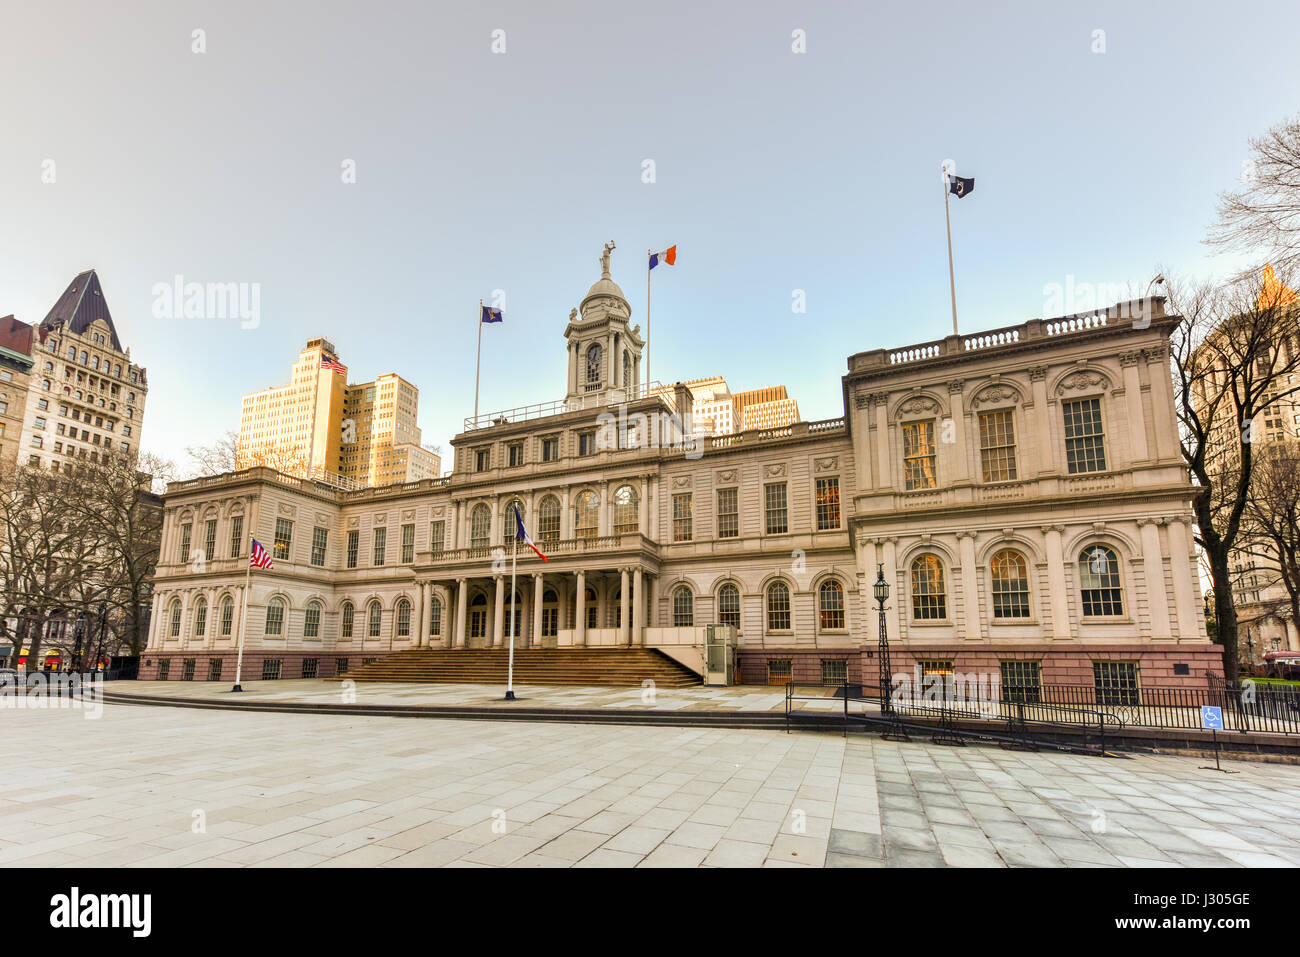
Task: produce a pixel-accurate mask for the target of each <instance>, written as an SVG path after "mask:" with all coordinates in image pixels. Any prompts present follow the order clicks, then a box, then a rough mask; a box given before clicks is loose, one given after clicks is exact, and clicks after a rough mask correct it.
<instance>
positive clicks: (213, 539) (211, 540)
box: [203, 518, 217, 561]
mask: <svg viewBox="0 0 1300 957" xmlns="http://www.w3.org/2000/svg"><path fill="white" fill-rule="evenodd" d="M203 557H204V559H206V560H208V561H211V560H212V559H214V558H216V557H217V520H216V519H215V518H213V519H209V520H208V523H207V525H206V527H205V530H204V533H203Z"/></svg>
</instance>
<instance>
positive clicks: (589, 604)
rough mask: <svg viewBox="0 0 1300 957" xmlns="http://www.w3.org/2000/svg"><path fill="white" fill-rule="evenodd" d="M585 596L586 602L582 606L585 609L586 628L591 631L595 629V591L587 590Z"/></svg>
mask: <svg viewBox="0 0 1300 957" xmlns="http://www.w3.org/2000/svg"><path fill="white" fill-rule="evenodd" d="M586 594H587V600H586V602H585V603H584V604H585V605H586V608H587V628H588V629H591V628H595V627H596V602H597V601H599V599H598V598H597V597H596V589H594V588H588V589H587V593H586Z"/></svg>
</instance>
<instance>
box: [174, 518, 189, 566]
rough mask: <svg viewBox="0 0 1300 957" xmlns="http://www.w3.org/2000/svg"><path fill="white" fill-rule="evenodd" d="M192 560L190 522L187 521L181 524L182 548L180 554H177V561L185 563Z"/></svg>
mask: <svg viewBox="0 0 1300 957" xmlns="http://www.w3.org/2000/svg"><path fill="white" fill-rule="evenodd" d="M189 560H190V523H189V522H186V523H185V524H184V525H182V526H181V549H180V554H178V555H177V556H176V561H178V562H179V563H180V564H182V565H184V564H185V563H186V562H188V561H189Z"/></svg>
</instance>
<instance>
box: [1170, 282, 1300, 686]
mask: <svg viewBox="0 0 1300 957" xmlns="http://www.w3.org/2000/svg"><path fill="white" fill-rule="evenodd" d="M1279 289H1285V282H1284V281H1282V282H1280V283H1278V284H1276V285H1271V286H1270V287H1269V292H1268V293H1267V294H1266V292H1265V288H1264V282H1263V278H1262V273H1252V274H1251V275H1248V276H1245V277H1242V278H1240V279H1237V280H1234V281H1232V282H1228V283H1224V284H1214V283H1208V282H1207V283H1199V284H1195V283H1186V282H1179V281H1172V282H1171V283H1170V284H1169V304H1170V306H1171V308H1172V311H1173V312H1174V313H1175V314H1177V315H1180V316H1182V317H1183V322H1182V323H1181V324H1180V325H1179V326H1178V327H1177V328H1176V329H1175V330H1174V332H1173V334H1172V335H1171V337H1170V343H1169V345H1170V351H1171V355H1172V366H1173V376H1174V397H1175V404H1176V407H1177V413H1178V420H1179V430H1180V437H1181V440H1182V452H1183V458H1184V460H1185V461H1186V463H1187V467H1188V470H1189V471H1190V473H1191V476H1192V480H1193V483H1194V484H1195V486H1196V494H1195V496H1194V497H1193V501H1192V505H1193V508H1194V510H1195V513H1196V523H1197V534H1196V541H1197V544H1199V545H1200V546H1201V548H1202V549H1204V552H1205V558H1206V563H1207V565H1208V567H1209V571H1210V577H1211V581H1212V582H1213V590H1214V604H1215V615H1214V618H1215V622H1216V625H1217V640H1218V641H1219V642H1220V643H1221V644H1222V646H1223V667H1224V673H1225V676H1226V677H1227V678H1228V679H1229V680H1230V681H1235V680H1236V679H1237V676H1238V671H1239V654H1238V635H1237V614H1236V609H1235V607H1234V605H1233V593H1232V578H1231V567H1230V566H1231V563H1230V559H1231V553H1232V549H1233V548H1234V547H1235V545H1236V544H1237V540H1238V536H1239V534H1240V532H1241V529H1242V523H1243V517H1244V516H1245V513H1246V508H1247V503H1248V495H1249V491H1250V486H1251V479H1252V477H1253V475H1254V468H1255V455H1254V452H1255V446H1254V431H1255V420H1256V418H1257V417H1258V416H1259V415H1260V414H1261V413H1262V412H1264V411H1265V409H1266V408H1267V407H1268V406H1270V405H1271V404H1273V403H1275V402H1277V401H1278V400H1279V399H1282V398H1285V397H1287V396H1289V395H1291V394H1293V393H1295V392H1297V391H1300V382H1294V383H1292V382H1289V381H1288V379H1289V378H1290V377H1291V376H1292V374H1293V373H1294V372H1296V371H1298V370H1300V335H1298V332H1300V327H1298V321H1297V320H1298V319H1300V310H1297V308H1296V306H1295V305H1294V303H1292V302H1290V301H1288V300H1287V298H1286V297H1285V296H1283V295H1280V294H1279V292H1278V291H1279ZM1297 378H1300V377H1297Z"/></svg>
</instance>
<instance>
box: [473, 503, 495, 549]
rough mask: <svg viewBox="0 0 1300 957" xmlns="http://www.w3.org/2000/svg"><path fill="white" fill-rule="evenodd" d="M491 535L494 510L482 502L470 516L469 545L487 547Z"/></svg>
mask: <svg viewBox="0 0 1300 957" xmlns="http://www.w3.org/2000/svg"><path fill="white" fill-rule="evenodd" d="M491 535H492V510H491V509H490V508H488V507H487V506H486V505H484V504H482V503H481V502H480V503H479V504H478V505H475V506H474V511H472V512H470V516H469V547H470V548H485V547H487V545H488V542H489V539H490V538H491Z"/></svg>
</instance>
